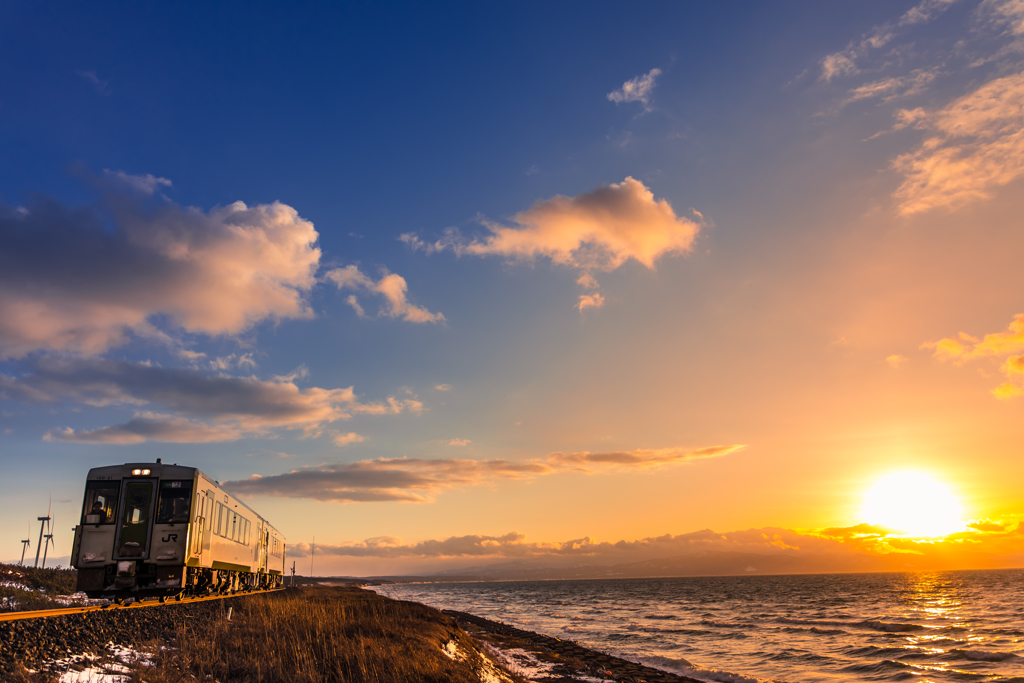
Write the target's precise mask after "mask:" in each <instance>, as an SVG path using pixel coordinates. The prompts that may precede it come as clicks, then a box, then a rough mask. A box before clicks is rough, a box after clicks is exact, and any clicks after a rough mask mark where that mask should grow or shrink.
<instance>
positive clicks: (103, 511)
mask: <svg viewBox="0 0 1024 683" xmlns="http://www.w3.org/2000/svg"><path fill="white" fill-rule="evenodd" d="M120 488H121V482H120V481H119V480H118V481H90V482H87V483H86V485H85V505H84V507H83V508H82V523H83V524H112V523H113V522H114V517H115V516H116V515H117V495H118V493H119V489H120Z"/></svg>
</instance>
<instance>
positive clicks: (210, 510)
mask: <svg viewBox="0 0 1024 683" xmlns="http://www.w3.org/2000/svg"><path fill="white" fill-rule="evenodd" d="M214 509H215V508H214V505H213V491H207V492H206V518H207V520H209V521H208V522H207V524H206V528H205V529H203V550H209V549H210V543H211V542H212V541H213V525H214V524H216V523H217V522H216V520H215V519H214V517H213V516H214Z"/></svg>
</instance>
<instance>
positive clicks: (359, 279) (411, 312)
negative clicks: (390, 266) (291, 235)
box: [324, 265, 445, 323]
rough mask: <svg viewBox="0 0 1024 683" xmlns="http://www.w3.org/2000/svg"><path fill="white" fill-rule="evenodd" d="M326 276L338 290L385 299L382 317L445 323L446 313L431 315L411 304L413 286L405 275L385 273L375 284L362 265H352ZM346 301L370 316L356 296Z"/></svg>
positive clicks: (413, 321)
mask: <svg viewBox="0 0 1024 683" xmlns="http://www.w3.org/2000/svg"><path fill="white" fill-rule="evenodd" d="M324 277H325V278H326V279H328V280H330V281H331V282H333V283H334V284H335V285H337V286H338V289H355V290H360V291H365V292H370V293H372V294H378V295H380V296H382V297H384V302H385V303H384V306H382V307H381V309H380V311H379V313H378V315H383V316H387V317H389V318H401V319H402V320H406V321H408V322H412V323H436V322H444V319H445V317H444V315H443V314H442V313H440V312H438V313H431V312H430V311H428V310H427V309H426V308H423V307H422V306H416V305H415V304H412V303H409V300H408V298H407V296H406V292H408V290H409V287H408V285H407V284H406V282H405V278H403V277H402V276H401V275H397V274H395V273H388V272H387V271H386V270H385V271H384V272H383V275H382V276H381V279H380V280H378V281H377V282H374V281H373V280H372V279H371V278H369V277H367V276H366V275H364V274H363V273H362V272H361V271H360V270H359V267H358V266H355V265H350V266H345V267H344V268H333V269H331V270H329V271H327V272H326V273H324ZM346 301H347V302H348V304H349V305H350V306H351V307H352V308H353V309H355V312H356V314H357V315H359V317H361V318H362V317H365V316H366V311H365V310H364V309H363V307H362V306H361V305H360V303H359V300H358V298H356V296H355V295H354V294H352V295H349V297H348V299H346Z"/></svg>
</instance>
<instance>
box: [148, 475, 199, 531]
mask: <svg viewBox="0 0 1024 683" xmlns="http://www.w3.org/2000/svg"><path fill="white" fill-rule="evenodd" d="M191 502H192V482H191V481H162V482H160V503H159V505H158V506H157V513H156V523H157V524H188V513H189V508H190V503H191Z"/></svg>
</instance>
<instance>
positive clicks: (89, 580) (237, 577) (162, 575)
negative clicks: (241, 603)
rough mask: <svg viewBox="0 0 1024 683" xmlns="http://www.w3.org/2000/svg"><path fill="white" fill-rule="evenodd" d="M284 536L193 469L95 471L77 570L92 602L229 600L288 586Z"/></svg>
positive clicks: (158, 466) (79, 536)
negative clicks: (153, 597) (230, 595)
mask: <svg viewBox="0 0 1024 683" xmlns="http://www.w3.org/2000/svg"><path fill="white" fill-rule="evenodd" d="M287 550H288V547H287V543H286V541H285V537H284V536H283V535H282V534H281V532H280V531H278V530H277V529H275V528H274V527H273V525H271V524H270V522H269V521H267V520H266V519H264V518H263V517H261V516H260V515H259V514H257V513H256V512H255V511H254V510H253V509H252V508H250V507H249V506H248V505H246V504H245V503H243V502H242V501H240V500H238V499H237V498H235V497H234V496H232V495H231V494H229V493H228V492H227V491H225V490H224V489H223V488H221V486H220V484H219V483H218V482H217V481H215V480H214V479H212V478H210V477H209V476H207V475H206V474H204V473H203V472H201V471H200V470H199V469H197V468H195V467H186V466H182V465H178V464H173V465H166V464H164V463H163V462H162V460H161V459H159V458H158V459H157V461H156V462H155V463H126V464H124V465H110V466H107V467H94V468H93V469H91V470H89V474H88V476H87V477H86V482H85V500H84V502H83V505H82V519H81V522H80V523H79V524H78V525H77V526H76V527H75V540H74V545H73V547H72V551H71V565H72V566H73V567H75V569H77V570H78V591H79V592H82V593H85V594H86V595H87V596H88V597H90V598H102V597H107V598H112V599H122V598H127V597H132V596H135V597H145V596H147V595H160V596H161V597H164V596H177V597H182V596H186V595H204V594H214V593H219V594H225V593H233V592H241V591H253V590H266V589H272V588H279V587H281V586H282V585H283V581H284V571H285V561H286V559H285V558H286V553H287Z"/></svg>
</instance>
